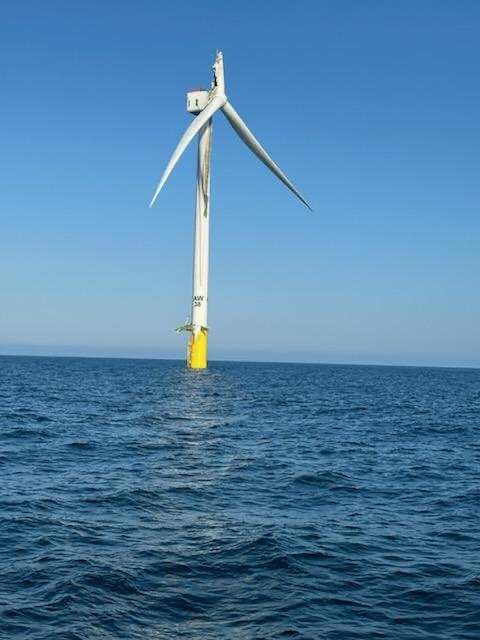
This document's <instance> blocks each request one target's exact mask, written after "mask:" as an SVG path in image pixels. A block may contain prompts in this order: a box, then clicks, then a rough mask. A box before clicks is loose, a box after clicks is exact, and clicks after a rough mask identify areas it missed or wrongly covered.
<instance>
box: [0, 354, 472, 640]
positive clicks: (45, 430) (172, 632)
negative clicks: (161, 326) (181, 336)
mask: <svg viewBox="0 0 480 640" xmlns="http://www.w3.org/2000/svg"><path fill="white" fill-rule="evenodd" d="M0 418H1V420H0V614H1V617H0V638H2V640H3V639H12V640H17V639H23V638H25V639H28V640H56V639H65V640H67V639H68V640H107V639H108V640H110V639H112V640H113V639H115V640H117V639H122V640H130V639H132V640H133V639H142V640H145V639H159V640H164V639H165V640H170V639H174V638H175V639H176V638H188V639H191V640H218V639H232V640H262V639H269V640H270V639H282V638H285V639H287V638H288V639H301V638H302V639H307V638H308V639H311V640H313V639H332V640H350V639H352V640H353V639H364V640H373V639H375V638H388V639H389V640H423V639H431V640H439V639H443V638H445V639H447V638H448V639H449V640H452V639H453V640H461V639H463V638H465V639H467V638H470V639H472V640H473V639H474V640H478V639H479V638H480V370H474V369H470V370H469V369H429V368H408V367H374V366H369V367H362V366H329V365H307V364H305V365H303V364H253V363H226V362H218V363H212V365H211V368H210V369H209V370H208V371H200V372H189V371H187V370H186V369H185V368H184V365H183V363H181V362H177V361H159V360H120V359H119V360H114V359H81V358H27V357H2V358H0Z"/></svg>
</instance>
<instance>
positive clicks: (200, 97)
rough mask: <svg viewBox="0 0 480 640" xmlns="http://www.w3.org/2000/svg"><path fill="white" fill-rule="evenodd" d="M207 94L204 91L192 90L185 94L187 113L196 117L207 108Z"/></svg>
mask: <svg viewBox="0 0 480 640" xmlns="http://www.w3.org/2000/svg"><path fill="white" fill-rule="evenodd" d="M209 95H210V94H209V92H208V91H206V90H205V89H194V90H193V91H189V92H188V93H187V111H188V112H189V113H193V114H194V115H197V114H198V113H200V111H203V110H204V109H205V107H206V106H207V102H208V98H209Z"/></svg>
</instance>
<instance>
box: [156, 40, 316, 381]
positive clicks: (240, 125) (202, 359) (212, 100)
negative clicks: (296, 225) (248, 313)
mask: <svg viewBox="0 0 480 640" xmlns="http://www.w3.org/2000/svg"><path fill="white" fill-rule="evenodd" d="M212 68H213V81H212V85H211V88H210V91H206V90H203V89H200V90H195V91H190V92H188V93H187V110H188V111H189V112H190V113H192V114H193V115H194V116H196V117H195V119H194V120H193V121H192V122H191V124H190V126H189V127H188V128H187V130H186V131H185V133H184V134H183V136H182V138H181V139H180V142H179V143H178V146H177V148H176V149H175V151H174V153H173V155H172V157H171V158H170V162H169V163H168V165H167V168H166V169H165V172H164V174H163V176H162V178H161V180H160V182H159V183H158V186H157V189H156V191H155V193H154V196H153V198H152V201H151V202H150V207H151V206H152V205H153V204H154V202H155V200H156V199H157V197H158V194H159V193H160V191H161V190H162V188H163V185H164V184H165V182H166V181H167V178H168V176H169V175H170V174H171V173H172V171H173V168H174V167H175V165H176V164H177V162H178V160H179V159H180V156H181V155H182V153H183V152H184V151H185V149H186V148H187V146H188V145H189V144H190V142H191V141H192V140H193V138H194V137H195V135H197V134H198V157H197V162H198V165H197V205H196V212H195V241H194V253H193V296H192V315H191V320H190V322H188V323H187V324H185V325H183V326H182V327H178V329H177V331H189V332H190V338H189V341H188V349H187V365H188V367H189V368H190V369H205V368H206V366H207V347H208V324H207V310H208V262H209V222H210V155H211V150H212V116H213V115H214V114H215V113H216V112H217V111H219V110H220V109H221V110H222V111H223V114H224V115H225V117H226V118H227V120H228V122H229V123H230V124H231V125H232V127H233V129H234V131H235V132H236V133H237V134H238V136H239V137H240V139H241V140H243V142H244V143H245V144H246V145H247V147H249V148H250V149H251V150H252V151H253V153H254V154H255V155H256V156H257V158H259V159H260V160H261V161H262V162H263V163H264V164H265V165H266V166H267V167H268V168H269V169H270V171H272V172H273V173H274V174H275V175H276V176H277V178H278V179H279V180H281V181H282V182H283V184H284V185H285V186H287V187H288V188H289V189H290V191H292V192H293V193H294V194H295V195H296V196H297V198H299V199H300V200H301V201H302V202H303V204H304V205H305V206H307V207H308V208H309V209H310V210H311V207H310V205H309V204H308V202H307V201H306V200H304V199H303V198H302V196H301V195H300V193H299V192H298V191H297V189H296V188H295V187H294V186H293V184H292V183H291V182H290V180H289V179H288V178H287V176H286V175H285V174H284V173H283V171H282V170H281V169H280V167H279V166H278V165H277V164H276V163H275V162H274V161H273V160H272V158H271V157H270V156H269V155H268V153H267V152H266V151H265V149H264V148H263V147H262V145H261V144H260V143H259V142H258V140H257V139H256V138H255V136H254V135H253V133H252V132H251V131H250V130H249V129H248V127H247V125H246V124H245V123H244V122H243V120H242V119H241V118H240V116H239V115H238V113H237V112H236V111H235V109H234V108H233V107H232V105H231V103H230V101H229V100H227V97H226V95H225V79H224V71H223V55H222V53H221V52H220V51H217V55H216V58H215V62H214V64H213V67H212Z"/></svg>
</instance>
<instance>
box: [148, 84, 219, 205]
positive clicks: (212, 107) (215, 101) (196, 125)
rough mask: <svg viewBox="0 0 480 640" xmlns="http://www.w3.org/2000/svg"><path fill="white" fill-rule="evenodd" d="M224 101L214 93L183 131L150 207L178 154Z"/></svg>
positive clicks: (178, 157)
mask: <svg viewBox="0 0 480 640" xmlns="http://www.w3.org/2000/svg"><path fill="white" fill-rule="evenodd" d="M225 102H226V98H225V96H224V95H216V96H214V97H213V98H212V99H211V100H210V102H209V103H208V104H207V106H206V107H205V109H204V110H203V111H201V112H200V113H199V114H198V116H197V117H196V118H195V119H194V120H193V121H192V122H191V123H190V126H189V127H188V129H187V130H186V131H185V133H184V134H183V136H182V138H181V139H180V142H179V143H178V146H177V148H176V149H175V151H174V153H173V155H172V157H171V158H170V162H169V163H168V165H167V168H166V169H165V172H164V174H163V176H162V178H161V180H160V182H159V183H158V187H157V189H156V191H155V194H154V196H153V198H152V201H151V202H150V207H151V206H152V205H153V204H154V202H155V200H156V199H157V197H158V194H159V193H160V191H161V190H162V187H163V185H164V184H165V182H166V181H167V178H168V176H169V175H170V174H171V173H172V171H173V168H174V167H175V165H176V164H177V162H178V161H179V159H180V156H181V155H182V153H183V152H184V151H185V149H186V148H187V147H188V145H189V144H190V142H191V141H192V140H193V138H194V137H195V135H196V134H197V133H198V132H199V131H200V129H201V128H202V127H203V125H204V124H205V123H206V122H208V120H210V118H211V117H212V116H213V114H214V113H215V112H216V111H218V110H219V109H221V108H222V107H223V105H224V104H225Z"/></svg>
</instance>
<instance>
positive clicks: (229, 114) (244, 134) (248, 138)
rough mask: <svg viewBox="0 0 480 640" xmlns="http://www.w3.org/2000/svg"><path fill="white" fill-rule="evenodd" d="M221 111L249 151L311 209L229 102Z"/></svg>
mask: <svg viewBox="0 0 480 640" xmlns="http://www.w3.org/2000/svg"><path fill="white" fill-rule="evenodd" d="M222 111H223V113H224V115H225V117H226V118H227V120H228V121H229V123H230V124H231V125H232V127H233V129H234V130H235V132H236V133H237V134H238V136H239V137H240V138H241V139H242V140H243V142H244V143H245V144H246V145H247V147H249V148H250V149H251V151H253V153H254V154H255V155H256V156H257V158H259V159H260V160H261V161H262V162H263V164H264V165H266V166H267V167H268V168H269V169H270V171H271V172H272V173H274V174H275V175H276V176H277V178H278V179H279V180H281V181H282V182H283V184H284V185H285V186H286V187H288V188H289V189H290V191H292V192H293V193H294V194H295V195H296V196H297V198H299V199H300V200H301V201H302V202H303V204H304V205H305V206H306V207H308V208H309V209H310V211H313V209H312V207H311V206H310V205H309V204H308V202H307V201H306V200H305V199H304V198H303V197H302V196H301V195H300V193H299V192H298V191H297V189H296V188H295V187H294V186H293V184H292V183H291V182H290V180H289V179H288V178H287V176H286V175H285V174H284V173H283V171H282V170H281V169H280V167H279V166H278V165H277V164H276V163H275V162H274V161H273V160H272V158H271V157H270V156H269V155H268V153H267V152H266V151H265V149H264V148H263V147H262V145H261V144H260V143H259V141H258V140H257V139H256V138H255V136H254V135H253V133H252V132H251V131H250V129H249V128H248V127H247V125H246V124H245V123H244V121H243V120H242V119H241V117H240V116H239V115H238V113H237V112H236V111H235V109H234V108H233V107H232V105H231V104H230V102H225V104H224V105H223V107H222Z"/></svg>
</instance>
